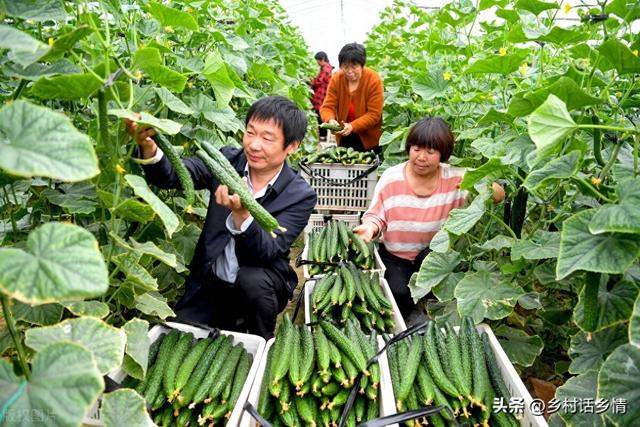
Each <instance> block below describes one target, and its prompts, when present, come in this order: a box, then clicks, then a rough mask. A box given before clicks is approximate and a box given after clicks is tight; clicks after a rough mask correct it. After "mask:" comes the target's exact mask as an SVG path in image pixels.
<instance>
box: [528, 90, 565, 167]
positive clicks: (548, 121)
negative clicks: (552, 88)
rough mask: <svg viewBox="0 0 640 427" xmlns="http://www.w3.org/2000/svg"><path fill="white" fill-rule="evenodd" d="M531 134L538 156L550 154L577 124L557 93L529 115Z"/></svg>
mask: <svg viewBox="0 0 640 427" xmlns="http://www.w3.org/2000/svg"><path fill="white" fill-rule="evenodd" d="M528 125H529V136H530V137H531V140H532V141H533V143H534V144H536V148H537V150H538V157H539V158H540V157H544V156H546V155H548V154H550V153H551V152H552V151H554V149H555V148H556V147H557V145H558V144H559V143H561V142H562V140H563V139H564V138H566V137H567V136H568V135H569V134H571V132H573V131H574V130H575V129H576V128H577V125H576V124H575V122H574V121H573V119H572V118H571V116H570V115H569V112H568V111H567V107H566V105H565V104H564V102H562V101H561V100H560V99H558V97H556V96H555V95H549V97H548V98H547V100H546V101H545V102H544V103H543V104H542V105H540V106H539V107H538V108H537V109H536V110H535V111H534V112H533V113H532V114H531V115H530V116H529V122H528Z"/></svg>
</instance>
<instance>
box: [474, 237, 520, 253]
mask: <svg viewBox="0 0 640 427" xmlns="http://www.w3.org/2000/svg"><path fill="white" fill-rule="evenodd" d="M514 242H515V239H514V238H513V237H507V236H505V235H504V234H499V235H497V236H495V237H492V238H491V239H490V240H487V241H486V242H484V243H483V244H482V245H480V246H478V248H480V249H482V250H483V251H500V250H502V249H506V248H510V247H511V246H513V243H514Z"/></svg>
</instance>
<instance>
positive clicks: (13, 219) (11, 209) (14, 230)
mask: <svg viewBox="0 0 640 427" xmlns="http://www.w3.org/2000/svg"><path fill="white" fill-rule="evenodd" d="M2 192H3V193H4V198H5V199H6V201H7V202H6V203H7V207H8V208H9V218H10V219H11V229H12V230H13V235H14V239H13V240H14V241H15V236H17V234H18V224H17V223H16V219H15V218H14V217H13V204H12V203H11V200H10V199H9V194H8V193H7V189H6V188H5V187H2ZM14 199H15V195H14Z"/></svg>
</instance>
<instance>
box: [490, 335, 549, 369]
mask: <svg viewBox="0 0 640 427" xmlns="http://www.w3.org/2000/svg"><path fill="white" fill-rule="evenodd" d="M494 332H495V334H496V336H497V337H500V338H502V339H500V340H499V341H500V345H501V346H502V348H503V349H504V351H505V353H507V356H509V360H510V361H511V362H512V363H515V364H516V365H520V366H531V365H533V362H534V361H535V360H536V358H537V357H538V356H539V355H540V353H542V349H543V348H544V343H543V342H542V338H540V337H539V336H538V335H533V336H531V335H528V334H527V333H526V332H525V331H523V330H521V329H515V328H510V327H509V326H506V325H500V326H499V327H498V328H497V329H496V330H495V331H494Z"/></svg>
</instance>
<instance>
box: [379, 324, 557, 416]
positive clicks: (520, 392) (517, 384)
mask: <svg viewBox="0 0 640 427" xmlns="http://www.w3.org/2000/svg"><path fill="white" fill-rule="evenodd" d="M476 328H477V330H478V332H479V333H480V334H482V333H483V332H486V333H487V335H488V337H489V342H490V344H491V349H492V350H493V354H495V356H496V360H497V362H498V367H499V369H500V372H501V373H502V379H503V380H504V383H505V384H506V386H507V389H509V393H511V396H513V397H522V398H523V399H524V414H522V419H521V420H520V426H521V427H549V424H547V421H546V420H545V419H544V417H542V416H539V415H533V414H532V413H531V409H530V408H531V402H532V401H533V398H532V397H531V394H530V393H529V390H527V388H526V387H525V385H524V383H523V382H522V380H521V379H520V376H518V373H517V372H516V370H515V368H514V367H513V365H512V364H511V361H510V360H509V358H508V357H507V354H506V353H505V352H504V350H503V349H502V346H501V345H500V342H499V341H498V339H497V338H496V336H495V335H494V334H493V331H492V330H491V327H489V325H485V324H484V323H481V324H479V325H477V326H476ZM454 329H455V330H456V332H457V331H458V329H459V327H458V326H456V327H454ZM443 332H444V330H443ZM391 393H393V390H391ZM393 398H394V401H395V395H394V397H393ZM395 413H397V411H396V412H394V414H395Z"/></svg>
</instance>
